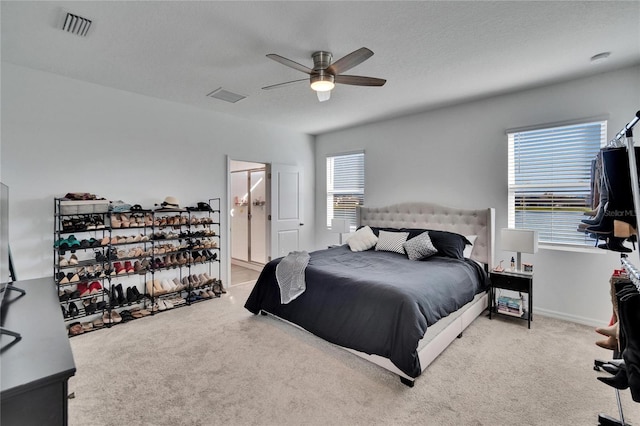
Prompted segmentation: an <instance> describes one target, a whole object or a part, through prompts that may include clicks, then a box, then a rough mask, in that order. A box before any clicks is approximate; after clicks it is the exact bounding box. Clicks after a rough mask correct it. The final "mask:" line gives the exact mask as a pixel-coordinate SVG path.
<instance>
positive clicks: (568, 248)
mask: <svg viewBox="0 0 640 426" xmlns="http://www.w3.org/2000/svg"><path fill="white" fill-rule="evenodd" d="M538 248H539V249H540V250H556V251H569V252H573V253H589V254H607V253H609V251H608V250H602V249H599V248H598V247H586V246H585V247H577V246H569V245H563V244H549V243H546V244H540V245H538Z"/></svg>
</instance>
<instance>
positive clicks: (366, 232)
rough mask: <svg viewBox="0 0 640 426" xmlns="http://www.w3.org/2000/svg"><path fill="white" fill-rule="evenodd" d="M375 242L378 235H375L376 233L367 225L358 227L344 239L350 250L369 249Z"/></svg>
mask: <svg viewBox="0 0 640 426" xmlns="http://www.w3.org/2000/svg"><path fill="white" fill-rule="evenodd" d="M377 242H378V237H376V234H374V233H373V231H372V230H371V228H369V227H368V226H364V227H362V228H360V229H358V230H357V231H356V232H355V233H354V234H352V235H351V236H349V238H347V241H346V243H347V244H349V248H350V249H351V251H365V250H369V249H370V248H371V247H373V246H375V245H376V243H377Z"/></svg>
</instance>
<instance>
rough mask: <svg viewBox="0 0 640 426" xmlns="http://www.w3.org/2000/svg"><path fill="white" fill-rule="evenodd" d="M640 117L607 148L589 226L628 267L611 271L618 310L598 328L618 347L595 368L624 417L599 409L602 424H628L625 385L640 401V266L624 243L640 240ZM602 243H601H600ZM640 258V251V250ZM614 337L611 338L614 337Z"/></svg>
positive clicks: (613, 299)
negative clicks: (637, 129)
mask: <svg viewBox="0 0 640 426" xmlns="http://www.w3.org/2000/svg"><path fill="white" fill-rule="evenodd" d="M639 120H640V111H638V112H637V113H636V115H635V117H634V118H633V120H631V121H630V122H629V123H627V124H626V125H625V126H624V128H623V129H622V130H620V132H618V134H617V135H616V136H615V138H613V139H612V140H611V141H609V143H608V144H607V146H606V147H605V148H603V149H602V150H601V155H602V157H601V161H602V172H603V179H602V181H601V182H602V185H601V187H602V190H603V191H605V194H604V196H601V197H600V204H599V207H598V214H597V215H596V218H595V219H597V220H595V219H594V221H593V222H595V223H592V224H590V225H589V226H588V227H587V228H586V230H585V232H592V233H594V236H595V238H596V239H600V238H603V237H604V238H605V239H606V243H605V244H603V245H602V244H601V245H600V246H599V247H600V248H605V249H609V250H614V251H618V252H621V254H620V261H621V266H622V269H620V270H616V271H614V273H613V275H612V277H611V281H610V284H611V286H610V287H611V301H612V305H613V316H612V319H611V322H610V324H609V326H608V327H601V328H597V329H596V331H597V332H598V333H600V334H603V335H605V336H608V339H607V340H605V341H600V342H597V344H598V345H599V346H602V347H607V346H609V347H608V349H611V350H612V351H613V356H612V359H611V360H600V359H596V360H595V361H594V367H593V368H594V370H596V371H603V370H604V371H606V372H608V373H610V374H611V375H610V376H604V377H598V380H600V381H601V382H602V383H604V384H606V385H608V386H611V387H612V388H613V389H614V391H615V396H616V402H617V406H618V415H619V418H618V419H616V418H613V417H611V416H608V415H606V414H600V415H598V424H599V425H602V426H613V425H616V426H619V425H628V423H626V422H625V420H624V411H623V407H622V403H621V400H620V391H621V390H625V389H629V390H630V392H631V397H632V399H633V401H635V402H637V403H640V270H639V269H638V268H637V267H636V266H635V264H634V263H633V262H632V261H631V260H630V258H629V257H628V254H627V253H629V252H631V251H632V250H631V249H629V248H628V247H627V246H625V245H624V244H623V242H626V241H630V242H631V243H632V244H633V245H634V246H635V244H637V238H638V232H637V226H638V224H637V220H636V217H637V214H638V213H639V212H640V188H639V186H638V163H637V154H638V153H639V152H640V151H638V148H636V147H634V145H633V130H632V129H633V127H634V126H635V125H636V123H637V122H638V121H639ZM596 244H597V243H596ZM637 252H638V255H639V259H640V251H638V250H637ZM608 342H610V343H608Z"/></svg>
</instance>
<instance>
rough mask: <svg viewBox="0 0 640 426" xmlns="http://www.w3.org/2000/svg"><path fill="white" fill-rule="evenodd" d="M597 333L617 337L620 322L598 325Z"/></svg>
mask: <svg viewBox="0 0 640 426" xmlns="http://www.w3.org/2000/svg"><path fill="white" fill-rule="evenodd" d="M596 333H599V334H602V335H603V336H607V337H616V336H617V335H618V323H617V322H616V323H613V324H612V325H610V326H608V327H596Z"/></svg>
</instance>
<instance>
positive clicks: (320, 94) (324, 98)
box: [316, 90, 331, 102]
mask: <svg viewBox="0 0 640 426" xmlns="http://www.w3.org/2000/svg"><path fill="white" fill-rule="evenodd" d="M316 93H317V94H318V100H319V101H320V102H324V101H328V100H329V98H331V90H327V91H326V92H316Z"/></svg>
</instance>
